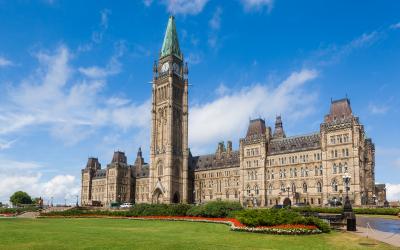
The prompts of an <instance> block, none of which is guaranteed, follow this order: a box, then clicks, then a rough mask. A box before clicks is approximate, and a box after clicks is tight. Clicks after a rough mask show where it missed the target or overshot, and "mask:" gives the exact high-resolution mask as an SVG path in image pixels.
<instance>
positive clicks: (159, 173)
mask: <svg viewBox="0 0 400 250" xmlns="http://www.w3.org/2000/svg"><path fill="white" fill-rule="evenodd" d="M157 173H158V176H162V175H163V166H162V164H161V162H160V163H158V166H157Z"/></svg>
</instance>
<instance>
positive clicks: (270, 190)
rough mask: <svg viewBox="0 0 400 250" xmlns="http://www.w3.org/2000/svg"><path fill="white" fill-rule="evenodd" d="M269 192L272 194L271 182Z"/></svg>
mask: <svg viewBox="0 0 400 250" xmlns="http://www.w3.org/2000/svg"><path fill="white" fill-rule="evenodd" d="M268 193H269V194H272V184H269V187H268Z"/></svg>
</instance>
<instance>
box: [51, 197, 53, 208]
mask: <svg viewBox="0 0 400 250" xmlns="http://www.w3.org/2000/svg"><path fill="white" fill-rule="evenodd" d="M51 206H53V196H51Z"/></svg>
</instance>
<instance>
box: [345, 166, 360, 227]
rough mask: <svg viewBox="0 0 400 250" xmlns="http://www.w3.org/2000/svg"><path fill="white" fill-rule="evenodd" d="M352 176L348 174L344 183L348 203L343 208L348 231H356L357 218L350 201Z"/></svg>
mask: <svg viewBox="0 0 400 250" xmlns="http://www.w3.org/2000/svg"><path fill="white" fill-rule="evenodd" d="M350 180H351V176H350V175H349V174H348V173H346V174H345V175H343V183H344V184H345V188H346V201H345V202H344V206H343V216H344V218H345V219H346V220H347V231H356V230H357V229H356V216H355V214H354V212H353V208H352V207H351V202H350V199H349V189H350V188H349V184H350Z"/></svg>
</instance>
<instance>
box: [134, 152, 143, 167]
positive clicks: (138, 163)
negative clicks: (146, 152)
mask: <svg viewBox="0 0 400 250" xmlns="http://www.w3.org/2000/svg"><path fill="white" fill-rule="evenodd" d="M143 164H144V159H143V156H142V148H139V150H138V152H137V156H136V160H135V164H134V165H135V166H142V165H143Z"/></svg>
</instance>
